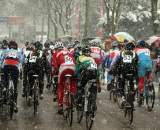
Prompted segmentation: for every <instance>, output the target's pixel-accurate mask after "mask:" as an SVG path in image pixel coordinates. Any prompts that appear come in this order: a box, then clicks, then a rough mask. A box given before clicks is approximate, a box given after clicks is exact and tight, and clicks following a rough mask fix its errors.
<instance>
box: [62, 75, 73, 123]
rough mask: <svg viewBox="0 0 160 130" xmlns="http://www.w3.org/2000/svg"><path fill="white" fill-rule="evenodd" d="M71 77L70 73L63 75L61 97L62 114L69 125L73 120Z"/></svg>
mask: <svg viewBox="0 0 160 130" xmlns="http://www.w3.org/2000/svg"><path fill="white" fill-rule="evenodd" d="M71 78H72V75H69V74H67V75H65V81H64V97H63V116H64V118H65V119H66V120H67V123H68V124H69V126H72V122H73V102H74V100H73V97H74V96H73V93H72V92H71Z"/></svg>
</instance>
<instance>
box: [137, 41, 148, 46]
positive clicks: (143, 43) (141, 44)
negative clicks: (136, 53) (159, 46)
mask: <svg viewBox="0 0 160 130" xmlns="http://www.w3.org/2000/svg"><path fill="white" fill-rule="evenodd" d="M137 45H138V46H139V47H145V45H146V42H145V41H144V40H139V41H138V42H137Z"/></svg>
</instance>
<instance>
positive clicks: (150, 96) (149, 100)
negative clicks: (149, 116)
mask: <svg viewBox="0 0 160 130" xmlns="http://www.w3.org/2000/svg"><path fill="white" fill-rule="evenodd" d="M147 91H148V92H147V94H146V105H147V109H148V111H152V110H153V107H154V102H155V89H154V86H153V85H150V86H148V88H147Z"/></svg>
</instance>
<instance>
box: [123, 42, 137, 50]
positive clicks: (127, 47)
mask: <svg viewBox="0 0 160 130" xmlns="http://www.w3.org/2000/svg"><path fill="white" fill-rule="evenodd" d="M134 48H135V44H134V43H133V42H128V43H126V45H125V49H126V50H133V49H134Z"/></svg>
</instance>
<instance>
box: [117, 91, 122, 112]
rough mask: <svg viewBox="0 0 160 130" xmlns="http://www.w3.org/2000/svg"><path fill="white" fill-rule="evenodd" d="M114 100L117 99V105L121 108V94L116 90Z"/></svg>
mask: <svg viewBox="0 0 160 130" xmlns="http://www.w3.org/2000/svg"><path fill="white" fill-rule="evenodd" d="M116 98H117V99H116V100H117V105H118V107H119V108H120V109H121V108H122V95H121V93H120V92H119V91H117V92H116Z"/></svg>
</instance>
